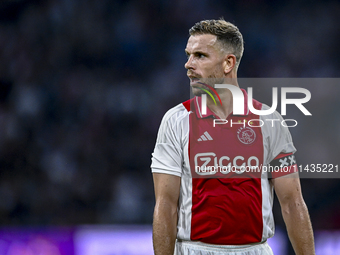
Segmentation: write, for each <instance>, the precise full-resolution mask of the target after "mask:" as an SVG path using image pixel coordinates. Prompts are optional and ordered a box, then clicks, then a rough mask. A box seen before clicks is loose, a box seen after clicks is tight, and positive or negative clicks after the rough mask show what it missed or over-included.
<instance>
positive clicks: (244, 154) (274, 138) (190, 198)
mask: <svg viewBox="0 0 340 255" xmlns="http://www.w3.org/2000/svg"><path fill="white" fill-rule="evenodd" d="M242 91H243V93H244V96H245V114H244V115H233V114H230V115H229V116H228V118H227V121H228V123H225V124H221V123H219V122H216V120H217V119H219V118H218V117H217V116H215V115H214V113H213V112H211V111H210V110H209V108H207V114H206V115H202V114H201V99H200V97H195V98H193V99H190V100H188V101H186V102H184V103H182V104H179V105H177V106H176V107H174V108H172V109H170V110H169V111H168V112H167V113H166V114H165V116H164V117H163V120H162V123H161V125H160V128H159V132H158V137H157V142H156V145H155V149H154V153H153V154H152V156H153V157H152V164H151V168H152V172H153V173H165V174H171V175H176V176H179V177H181V187H180V197H179V204H178V224H177V238H178V239H181V240H192V241H201V242H204V243H209V244H220V245H242V244H250V243H257V242H262V241H265V240H266V239H268V238H269V237H271V236H273V235H274V220H273V214H272V205H273V187H272V185H271V182H270V181H269V179H270V178H276V177H279V176H282V175H284V174H289V173H292V172H296V171H297V167H296V162H295V158H294V155H293V153H294V152H295V151H296V149H295V148H294V145H293V142H292V138H291V135H290V133H289V130H288V128H287V127H284V126H283V125H282V124H281V121H282V117H281V115H280V114H279V113H277V112H274V113H273V114H270V115H261V116H259V115H255V114H253V113H251V112H250V111H249V109H248V106H247V101H248V100H247V93H246V92H245V90H242ZM253 106H254V108H255V109H257V110H266V109H269V107H268V106H266V105H264V104H261V103H259V102H258V101H256V100H253ZM274 120H276V121H274ZM277 120H280V121H277ZM225 122H226V121H225ZM217 123H219V124H217ZM270 165H271V166H272V167H274V166H276V167H278V168H280V169H282V168H283V167H285V169H286V170H285V171H279V172H275V171H274V172H272V173H269V172H268V171H264V168H266V167H269V166H270ZM209 167H215V170H216V169H219V170H221V171H215V172H214V171H205V170H206V169H209ZM218 167H220V168H218ZM222 167H225V168H222ZM228 167H229V168H228ZM210 169H211V168H210ZM251 169H257V171H254V172H252V171H250V170H251ZM268 169H269V168H268Z"/></svg>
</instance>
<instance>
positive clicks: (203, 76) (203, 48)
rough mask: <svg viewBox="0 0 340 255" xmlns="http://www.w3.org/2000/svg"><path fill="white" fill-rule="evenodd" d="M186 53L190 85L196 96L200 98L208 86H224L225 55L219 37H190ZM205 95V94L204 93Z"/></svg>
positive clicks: (208, 35) (204, 35)
mask: <svg viewBox="0 0 340 255" xmlns="http://www.w3.org/2000/svg"><path fill="white" fill-rule="evenodd" d="M185 52H186V54H187V56H188V61H187V62H186V63H185V65H184V66H185V68H186V69H187V70H188V71H187V75H188V77H189V79H190V85H191V87H192V91H193V93H194V95H196V96H199V95H201V94H202V92H203V91H202V90H201V89H199V88H205V89H207V87H206V86H204V85H202V84H201V83H205V84H208V85H210V86H212V87H214V85H215V84H222V83H223V80H224V70H223V62H224V60H225V59H224V57H225V55H226V54H225V53H223V51H222V50H221V46H220V44H219V43H218V42H217V37H216V36H215V35H211V34H203V35H194V36H190V37H189V40H188V43H187V47H186V49H185ZM203 93H204V92H203Z"/></svg>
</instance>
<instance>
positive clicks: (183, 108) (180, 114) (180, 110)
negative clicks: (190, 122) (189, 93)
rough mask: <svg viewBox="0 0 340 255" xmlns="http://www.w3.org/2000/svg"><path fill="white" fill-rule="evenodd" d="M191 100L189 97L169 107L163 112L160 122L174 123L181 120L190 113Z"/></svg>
mask: <svg viewBox="0 0 340 255" xmlns="http://www.w3.org/2000/svg"><path fill="white" fill-rule="evenodd" d="M191 101H192V100H191V99H190V100H187V101H185V102H183V103H180V104H178V105H176V106H175V107H172V108H171V109H169V110H168V111H167V112H166V113H165V114H164V117H163V120H162V122H167V123H172V124H175V123H178V122H181V121H183V120H184V119H185V118H186V117H188V116H189V114H190V104H191Z"/></svg>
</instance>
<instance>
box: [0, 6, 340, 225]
mask: <svg viewBox="0 0 340 255" xmlns="http://www.w3.org/2000/svg"><path fill="white" fill-rule="evenodd" d="M339 13H340V2H339V1H321V0H320V1H270V0H240V1H222V0H216V1H207V0H202V1H194V0H174V1H165V0H144V1H137V0H131V1H123V0H114V1H112V0H44V1H43V0H2V1H1V3H0V61H1V63H0V88H1V89H0V167H1V168H0V170H1V172H0V174H1V178H0V224H1V225H2V226H12V225H20V226H27V225H51V226H52V225H79V224H122V223H124V224H151V223H152V213H153V206H154V193H153V183H152V177H151V173H150V158H151V152H152V151H153V147H154V143H155V139H156V135H157V130H158V127H159V124H160V121H161V118H162V116H163V115H164V113H165V112H166V111H167V110H168V109H169V108H171V107H173V106H175V105H176V104H178V103H180V102H182V101H185V100H187V99H188V97H189V81H188V78H187V77H186V71H185V69H184V63H185V61H186V56H185V54H184V48H185V46H186V41H187V39H188V29H189V28H190V27H191V26H192V25H193V24H194V23H196V22H197V21H199V20H202V19H212V18H214V19H217V18H219V17H222V16H223V17H224V18H225V19H226V20H227V21H231V22H233V23H235V24H236V25H237V26H238V27H239V29H240V31H241V33H242V34H243V36H244V40H245V52H244V56H243V59H242V61H241V65H240V68H239V77H249V78H252V77H277V78H282V77H339V75H340V71H339V70H340V47H339V45H340V27H339V21H338V14H339ZM338 92H340V91H339V90H338V91H336V92H334V91H326V92H323V90H322V88H320V93H319V94H318V95H313V94H312V97H313V96H314V97H317V98H318V102H319V104H320V105H323V104H325V105H326V106H329V108H332V111H333V114H330V115H324V118H325V119H324V120H333V121H334V122H333V123H332V124H329V125H333V124H334V123H335V124H334V125H335V126H334V125H333V126H332V127H333V128H331V132H328V130H326V129H325V128H326V127H327V125H325V124H324V122H320V123H314V124H315V125H314V124H313V125H311V126H310V125H305V126H306V129H305V130H302V132H301V133H293V136H294V142H295V145H296V147H297V148H298V150H299V154H298V159H299V158H300V159H301V162H304V163H305V164H307V163H308V162H309V161H308V160H309V159H310V158H313V159H316V160H319V162H317V163H333V164H339V162H340V161H339V155H340V153H339V152H340V151H339V145H340V134H339V129H340V120H339V117H338V110H339V107H340V106H339V102H338V100H337V97H336V96H334V94H335V95H336V93H338ZM315 108H316V109H317V106H316V107H315ZM302 124H303V123H302ZM309 129H313V130H314V133H313V132H310V131H309ZM315 130H317V134H318V135H314V134H315ZM304 148H306V150H305V149H304ZM301 182H302V188H303V194H304V197H305V200H306V203H307V205H308V207H309V210H310V215H311V219H312V222H313V226H314V228H315V229H316V230H318V229H319V230H332V229H340V203H339V196H340V181H339V179H303V180H301ZM274 213H275V218H276V222H277V225H278V226H282V227H284V224H283V220H282V217H281V213H280V208H279V206H278V204H277V202H276V203H275V205H274Z"/></svg>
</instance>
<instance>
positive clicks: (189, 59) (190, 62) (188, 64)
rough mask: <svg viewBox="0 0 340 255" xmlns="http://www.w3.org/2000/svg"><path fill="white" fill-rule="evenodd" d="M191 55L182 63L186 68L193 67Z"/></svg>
mask: <svg viewBox="0 0 340 255" xmlns="http://www.w3.org/2000/svg"><path fill="white" fill-rule="evenodd" d="M193 62H194V61H193V56H192V55H191V56H190V57H189V58H188V61H187V62H186V63H185V64H184V67H185V68H186V69H194V63H193Z"/></svg>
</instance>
